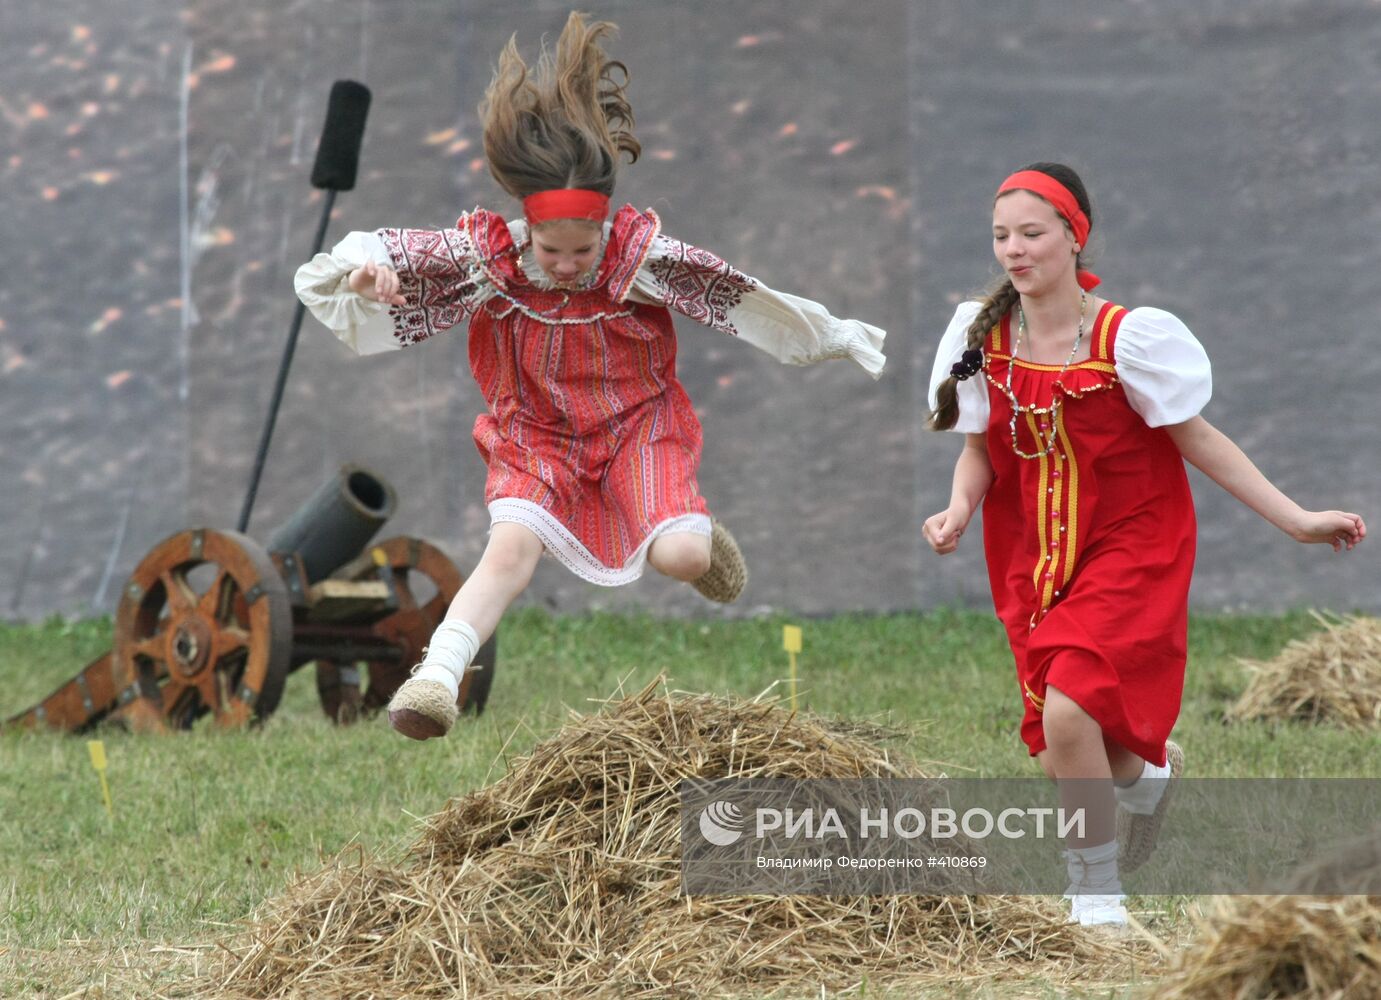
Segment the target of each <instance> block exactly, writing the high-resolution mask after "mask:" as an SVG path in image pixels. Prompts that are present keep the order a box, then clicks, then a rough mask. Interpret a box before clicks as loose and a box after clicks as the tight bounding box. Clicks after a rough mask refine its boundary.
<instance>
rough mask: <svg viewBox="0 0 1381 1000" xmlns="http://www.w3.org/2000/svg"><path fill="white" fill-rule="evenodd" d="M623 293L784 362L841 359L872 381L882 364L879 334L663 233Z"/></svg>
mask: <svg viewBox="0 0 1381 1000" xmlns="http://www.w3.org/2000/svg"><path fill="white" fill-rule="evenodd" d="M627 294H628V296H629V297H630V298H631V299H632V300H633V301H634V302H649V303H653V304H655V305H660V306H666V307H667V308H668V309H674V310H675V311H676V312H679V313H680V314H681V315H683V316H686V317H688V318H690V319H693V320H695V321H696V322H697V323H702V324H704V325H705V326H708V327H710V328H711V329H714V330H718V331H719V332H721V333H727V334H729V335H730V336H732V337H737V338H738V339H740V340H742V341H744V342H746V343H749V344H752V345H753V346H754V347H756V348H758V349H759V350H762V351H766V352H767V353H768V354H770V355H772V356H773V357H775V358H776V359H777V360H778V361H781V362H783V363H784V364H789V365H810V364H814V363H816V362H817V361H825V360H828V359H831V358H848V359H850V360H852V361H853V362H855V363H856V364H857V365H858V366H859V367H860V368H862V369H863V370H864V371H866V372H867V373H868V374H869V375H871V376H872V377H873V378H878V377H879V376H880V375H881V374H882V369H883V366H884V365H885V364H886V363H887V358H886V357H885V356H884V355H883V353H882V346H883V341H884V339H885V338H886V336H887V333H886V331H884V330H880V329H878V328H877V327H875V326H870V325H869V324H867V323H863V322H861V321H859V320H856V319H839V318H838V317H836V316H832V315H831V314H830V312H829V310H828V309H826V308H825V307H824V306H822V305H821V304H820V303H818V302H813V301H811V300H810V299H804V298H801V297H799V296H796V295H790V294H788V293H786V292H779V291H776V290H774V289H772V288H769V287H768V286H767V285H765V284H763V283H762V282H761V281H759V280H758V279H757V278H754V277H752V276H750V275H747V274H744V273H743V272H742V271H740V270H738V269H737V268H735V267H733V266H732V265H730V264H729V263H728V262H727V261H725V260H723V259H721V258H719V257H717V256H715V255H714V254H712V253H710V252H709V251H708V250H702V249H700V248H699V247H694V246H691V245H690V244H689V243H682V242H681V241H680V240H674V239H671V238H670V237H669V236H664V235H661V234H658V235H657V236H656V237H655V238H654V239H653V240H652V242H651V245H650V246H649V247H648V252H647V256H646V258H645V259H644V261H643V264H642V266H641V267H640V268H639V269H638V271H637V273H636V274H635V275H634V277H633V279H632V285H631V288H630V289H629V291H628V293H627Z"/></svg>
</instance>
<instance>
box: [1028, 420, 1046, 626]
mask: <svg viewBox="0 0 1381 1000" xmlns="http://www.w3.org/2000/svg"><path fill="white" fill-rule="evenodd" d="M1026 426H1027V427H1028V428H1029V429H1030V431H1031V437H1032V438H1033V439H1034V440H1036V441H1037V442H1039V441H1040V439H1041V438H1040V434H1039V433H1038V432H1037V430H1036V418H1035V417H1034V416H1033V415H1032V414H1030V413H1028V414H1026ZM1036 450H1037V451H1038V452H1039V451H1040V445H1039V444H1037V446H1036ZM1038 461H1039V462H1040V463H1041V474H1040V486H1039V488H1038V490H1037V492H1036V531H1037V533H1038V536H1039V538H1040V557H1039V558H1038V559H1037V560H1036V569H1035V571H1034V572H1033V573H1032V574H1031V586H1033V587H1035V589H1036V594H1037V595H1039V594H1040V592H1041V579H1042V574H1043V573H1044V572H1045V567H1046V561H1045V556H1046V553H1047V552H1049V551H1050V540H1049V538H1048V537H1047V536H1046V533H1045V528H1046V524H1045V521H1046V518H1047V517H1048V516H1049V510H1050V508H1049V505H1048V504H1047V503H1046V500H1045V498H1046V497H1048V496H1050V494H1049V493H1047V492H1046V491H1047V490H1048V489H1049V488H1050V456H1048V455H1041V457H1040V458H1039V459H1038ZM1048 603H1049V602H1048V601H1040V607H1042V608H1044V607H1045V605H1046V604H1048ZM1038 614H1039V612H1038Z"/></svg>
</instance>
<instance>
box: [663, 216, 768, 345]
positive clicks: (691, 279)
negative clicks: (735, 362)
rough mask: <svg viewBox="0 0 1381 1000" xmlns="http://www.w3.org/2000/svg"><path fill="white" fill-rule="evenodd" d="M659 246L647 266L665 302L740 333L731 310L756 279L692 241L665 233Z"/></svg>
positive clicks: (700, 320)
mask: <svg viewBox="0 0 1381 1000" xmlns="http://www.w3.org/2000/svg"><path fill="white" fill-rule="evenodd" d="M659 250H661V251H662V252H660V253H659V255H658V256H656V257H655V258H654V259H653V260H651V261H649V262H648V265H647V270H648V273H650V274H651V275H652V277H653V278H655V279H656V281H657V290H658V292H659V293H660V294H659V298H661V300H662V303H663V304H664V305H665V306H667V307H668V308H670V309H675V310H676V311H677V312H679V313H681V314H682V315H683V316H687V317H689V318H690V319H693V320H695V321H696V322H697V323H703V324H704V325H706V326H708V327H713V328H714V329H716V330H719V331H721V332H723V333H727V334H729V335H731V336H738V330H737V329H735V328H734V325H733V324H732V323H731V322H729V313H730V312H732V311H733V310H734V308H735V307H737V306H738V304H739V303H740V302H742V301H743V297H744V296H745V295H747V294H748V293H749V292H751V291H753V290H754V289H755V288H757V287H758V283H757V281H755V280H754V279H753V278H751V277H749V276H748V275H746V274H744V273H743V272H742V271H739V270H737V269H736V268H734V267H731V266H730V265H729V264H728V263H727V262H725V261H723V260H721V259H720V258H718V257H716V256H715V255H714V254H712V253H710V252H709V251H708V250H701V249H700V248H699V247H693V246H691V245H690V244H689V243H682V242H680V241H679V240H673V239H669V238H666V237H663V238H662V247H660V248H659Z"/></svg>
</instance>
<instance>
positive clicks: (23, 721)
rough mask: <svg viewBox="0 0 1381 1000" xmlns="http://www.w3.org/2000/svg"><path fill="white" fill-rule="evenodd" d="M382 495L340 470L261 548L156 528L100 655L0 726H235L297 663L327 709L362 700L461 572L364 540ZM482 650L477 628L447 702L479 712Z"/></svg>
mask: <svg viewBox="0 0 1381 1000" xmlns="http://www.w3.org/2000/svg"><path fill="white" fill-rule="evenodd" d="M396 503H397V497H396V494H395V493H394V491H393V488H392V487H391V486H389V485H388V483H387V482H385V481H384V480H383V479H381V478H379V477H378V476H376V475H374V474H373V473H371V472H369V471H368V470H366V469H363V468H361V467H359V466H355V465H346V466H343V467H342V468H341V469H340V470H339V471H338V472H337V474H336V475H334V476H332V477H331V478H330V479H328V480H327V481H326V482H325V483H323V484H322V485H321V487H320V488H319V489H318V490H317V491H316V492H315V493H314V494H313V495H312V496H311V498H310V499H308V500H307V501H306V503H304V504H303V505H302V506H301V507H300V508H299V509H298V510H297V512H296V513H295V514H294V515H293V516H292V517H291V518H290V519H289V520H288V521H287V522H286V523H285V524H284V525H282V527H280V528H279V529H278V530H277V531H276V532H274V534H273V535H272V536H271V537H270V539H269V542H268V545H267V547H264V546H261V545H259V543H257V542H255V541H254V540H253V539H252V538H250V537H249V536H247V535H245V534H242V533H240V532H235V531H221V530H217V529H212V528H193V529H190V530H186V531H180V532H178V533H177V534H174V535H172V536H170V537H168V538H166V539H164V540H163V541H162V542H160V543H159V544H158V545H156V546H154V548H153V549H152V550H151V551H150V552H149V553H148V555H146V556H145V557H144V558H143V559H142V560H141V561H140V563H139V565H138V566H137V567H136V568H135V570H134V572H133V573H132V574H131V575H130V578H129V580H128V581H127V582H126V583H125V585H124V588H123V590H122V592H121V596H120V604H119V608H118V610H117V612H116V615H115V625H114V635H113V642H112V648H111V650H110V651H109V652H107V653H105V654H103V655H101V656H99V657H97V658H96V659H95V660H93V661H92V662H91V663H90V664H88V665H87V666H86V667H85V668H84V669H82V670H81V672H80V673H78V674H77V675H76V676H75V677H73V678H72V679H71V680H70V681H68V682H66V683H65V684H63V685H62V686H61V687H59V688H58V689H57V690H56V691H54V692H53V693H52V694H51V695H49V696H48V697H47V698H45V699H43V701H41V702H40V703H39V704H37V705H35V706H34V707H33V708H30V709H29V710H28V711H26V712H21V713H20V714H19V715H17V716H15V717H14V718H12V719H10V720H8V721H7V722H6V723H5V725H6V726H7V727H8V726H21V727H29V728H36V727H50V728H56V729H62V730H68V731H72V732H79V731H82V730H85V729H88V728H90V727H91V726H93V725H95V724H96V723H98V722H101V721H103V720H116V721H123V722H125V723H126V724H128V725H130V726H131V727H132V728H134V729H136V730H141V731H156V732H162V731H169V730H178V729H187V728H190V727H191V726H192V725H193V724H194V723H195V722H197V720H199V719H202V718H204V717H205V718H208V719H210V720H211V721H212V722H213V724H214V725H217V726H222V727H231V728H234V727H240V726H245V725H248V724H250V723H252V722H256V721H262V720H263V719H266V718H268V716H270V715H271V714H272V713H273V711H274V709H275V708H277V706H278V703H279V699H280V698H281V697H282V694H283V689H284V685H285V682H286V680H287V677H288V675H289V674H290V673H292V672H293V671H295V670H297V669H298V668H300V667H302V666H305V665H306V664H308V663H314V664H315V665H316V683H317V691H318V694H319V697H320V699H321V706H322V708H323V710H324V711H325V712H326V714H327V715H328V716H330V717H331V718H332V719H333V720H335V721H336V722H340V723H349V722H353V721H355V719H357V718H358V717H359V716H360V715H368V714H372V713H374V712H376V711H378V710H379V709H380V708H382V707H383V706H384V705H386V704H387V703H388V700H389V698H391V697H392V696H393V692H394V691H396V690H397V689H398V687H399V685H401V684H402V683H403V681H404V680H406V679H407V677H408V673H409V671H410V669H411V668H412V666H413V664H415V663H418V662H420V661H421V659H422V652H423V649H424V648H425V646H426V643H427V642H428V640H429V639H430V638H431V634H432V632H433V630H434V629H435V628H436V626H437V625H438V624H439V623H440V622H441V620H442V618H443V617H444V616H445V613H446V609H447V607H448V606H449V605H450V603H451V599H452V598H453V597H454V596H455V594H456V592H457V591H458V590H459V589H460V585H461V583H462V582H463V577H462V576H461V573H460V571H459V570H458V569H457V568H456V566H455V564H454V563H453V562H452V561H451V560H450V558H449V557H448V556H447V555H446V554H445V553H444V552H443V551H442V550H441V549H439V548H438V547H436V546H435V545H432V544H431V543H429V542H426V541H423V540H422V539H419V538H410V537H406V536H398V537H393V538H389V539H387V540H385V541H381V542H377V543H371V542H370V539H371V538H372V537H373V536H374V535H375V534H376V533H377V531H378V530H379V528H380V527H382V525H383V524H384V522H385V521H387V519H388V518H389V517H390V516H391V515H392V513H393V510H394V508H395V506H396ZM495 659H496V638H491V639H490V640H489V641H488V642H487V643H485V645H484V646H483V647H481V649H480V651H479V654H478V656H477V657H476V660H475V668H474V669H471V670H469V671H466V673H465V676H464V679H463V681H462V683H461V687H460V696H459V699H458V701H459V706H460V708H461V709H462V710H464V709H466V708H469V707H472V706H473V708H474V710H475V712H476V714H478V713H480V712H482V711H483V710H484V706H485V703H486V701H487V700H488V698H489V689H490V685H491V684H492V683H493V678H494V667H495ZM361 667H363V671H362V670H361ZM362 678H364V679H365V682H363V683H362Z"/></svg>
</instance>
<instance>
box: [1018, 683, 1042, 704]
mask: <svg viewBox="0 0 1381 1000" xmlns="http://www.w3.org/2000/svg"><path fill="white" fill-rule="evenodd" d="M1021 686H1022V687H1023V688H1025V689H1026V697H1028V698H1030V699H1031V707H1032V708H1034V709H1035V710H1036V711H1037V712H1044V711H1045V699H1044V698H1041V697H1039V696H1038V695H1037V694H1036V692H1034V691H1032V690H1031V685H1030V684H1027V683H1025V682H1024V681H1023V682H1022V685H1021Z"/></svg>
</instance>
